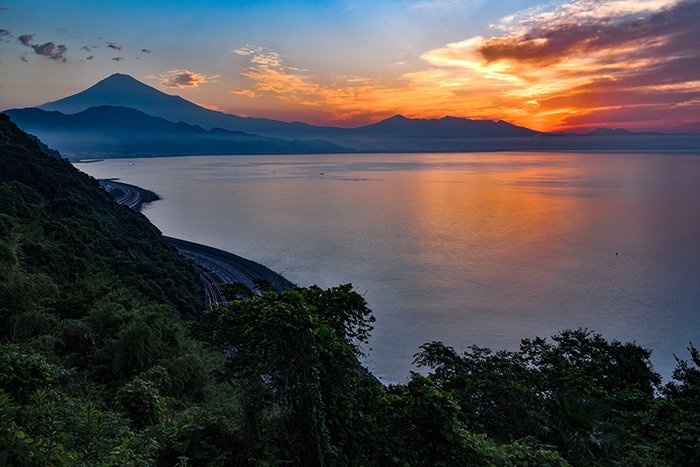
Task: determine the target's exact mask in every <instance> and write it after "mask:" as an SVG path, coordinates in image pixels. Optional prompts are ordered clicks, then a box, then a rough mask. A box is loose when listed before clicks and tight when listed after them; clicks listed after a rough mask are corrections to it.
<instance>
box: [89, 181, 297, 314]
mask: <svg viewBox="0 0 700 467" xmlns="http://www.w3.org/2000/svg"><path fill="white" fill-rule="evenodd" d="M100 184H101V185H102V187H103V188H104V189H105V191H107V192H108V193H109V194H111V195H112V196H114V199H115V201H116V202H117V203H119V204H122V205H125V206H128V207H129V208H131V209H134V210H139V209H140V208H141V205H142V204H143V203H144V195H143V194H144V192H145V190H143V189H142V188H139V187H137V186H135V185H129V184H127V183H121V182H116V181H114V180H100ZM115 188H118V189H119V190H121V191H122V192H123V194H121V195H119V196H115V195H114V194H113V191H114V190H115ZM164 238H165V240H166V241H168V242H169V243H170V244H171V245H173V246H174V247H175V248H177V250H178V251H179V252H180V254H181V255H182V256H184V257H186V258H189V259H191V260H192V261H194V263H195V264H196V267H197V272H198V273H199V278H200V280H201V281H202V284H204V289H205V294H206V302H207V306H211V305H213V304H217V305H222V306H223V305H226V304H227V303H228V302H227V301H226V299H225V298H224V296H223V293H222V289H223V286H224V285H226V284H233V283H236V282H240V283H243V284H245V285H246V286H248V287H249V288H250V289H251V290H252V291H253V292H255V293H258V294H259V293H260V292H261V291H260V290H259V289H258V287H257V286H256V285H255V281H254V280H255V279H262V280H265V281H268V282H270V283H272V285H273V286H274V287H275V288H276V289H277V290H286V289H292V288H294V287H296V286H295V285H294V284H293V283H292V282H290V281H288V280H287V279H285V278H284V277H283V276H282V275H281V274H279V273H276V272H275V271H272V270H271V269H269V268H267V267H265V266H263V265H262V264H258V263H256V262H254V261H250V260H248V259H245V258H243V257H240V256H237V255H234V254H233V253H229V252H227V251H223V250H218V249H216V248H212V247H209V246H206V245H200V244H199V243H193V242H189V241H186V240H180V239H178V238H172V237H164Z"/></svg>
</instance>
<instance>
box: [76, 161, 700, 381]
mask: <svg viewBox="0 0 700 467" xmlns="http://www.w3.org/2000/svg"><path fill="white" fill-rule="evenodd" d="M77 166H78V167H79V168H80V169H81V170H83V171H85V172H87V173H89V174H90V175H93V176H95V177H98V178H109V177H118V178H120V179H121V180H122V181H124V182H127V183H132V184H135V185H139V186H142V187H146V188H150V189H152V190H153V191H155V192H157V193H158V194H160V195H161V196H162V197H163V200H161V201H158V202H155V203H153V204H151V205H150V206H149V207H147V208H146V210H145V211H144V214H145V215H146V216H148V218H149V219H150V220H151V221H152V222H153V223H154V224H155V225H156V226H158V227H159V228H160V229H161V230H162V231H163V232H164V233H166V234H167V235H171V236H174V237H179V238H183V239H187V240H191V241H195V242H199V243H204V244H207V245H211V246H215V247H218V248H221V249H224V250H228V251H231V252H234V253H236V254H239V255H242V256H245V257H247V258H250V259H252V260H255V261H258V262H261V263H263V264H265V265H267V266H269V267H271V268H272V269H275V270H277V271H279V272H282V273H283V274H284V275H285V276H287V277H288V278H289V279H291V280H292V281H294V282H296V283H298V284H300V285H310V284H318V285H320V286H323V287H329V286H333V285H337V284H339V283H347V282H351V283H353V284H354V285H355V288H356V290H358V291H359V292H360V293H362V294H363V295H364V296H365V298H366V299H367V301H368V302H369V304H370V306H371V308H372V309H373V310H374V313H375V316H376V318H377V322H376V327H375V331H374V333H373V338H372V340H371V343H370V346H369V347H370V348H371V350H369V352H368V353H369V357H368V360H367V364H368V366H369V367H370V368H371V369H372V370H373V371H374V372H375V374H377V375H378V376H380V377H381V378H383V379H384V380H386V381H394V382H396V381H402V380H404V379H405V378H406V377H407V375H408V373H409V371H410V370H411V369H412V366H411V361H412V359H413V357H412V356H413V354H414V353H415V352H417V351H418V347H419V345H421V344H422V343H424V342H428V341H432V340H441V341H444V342H446V343H447V344H449V345H452V346H454V347H455V348H456V349H458V350H462V349H464V348H466V347H467V346H469V345H472V344H477V345H480V346H489V347H491V348H494V349H515V348H517V345H518V343H519V339H520V338H523V337H533V336H548V335H552V334H553V333H556V332H558V331H560V330H562V329H565V328H576V327H588V328H590V329H593V330H596V331H598V332H601V333H602V334H603V335H604V336H606V337H607V338H611V339H612V338H615V339H621V340H630V341H636V342H637V343H639V344H641V345H643V346H646V347H649V348H652V349H654V354H653V362H654V365H655V368H656V369H657V370H658V371H659V372H661V373H662V374H663V375H664V376H666V377H668V376H669V375H670V373H671V371H672V369H673V367H674V363H675V362H674V358H673V354H674V353H676V354H678V355H679V356H683V357H687V352H686V351H685V348H686V347H687V345H688V342H689V341H694V343H695V344H696V345H699V344H700V156H698V155H676V154H637V153H628V154H603V153H593V154H590V153H473V154H411V155H405V154H402V155H396V154H368V155H311V156H216V157H201V156H200V157H177V158H153V159H118V160H108V161H104V162H98V163H90V164H77Z"/></svg>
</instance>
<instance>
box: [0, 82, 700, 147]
mask: <svg viewBox="0 0 700 467" xmlns="http://www.w3.org/2000/svg"><path fill="white" fill-rule="evenodd" d="M6 113H7V114H8V115H10V117H11V118H12V119H13V120H14V121H15V122H16V123H17V124H18V125H19V126H20V127H21V128H22V129H23V130H25V131H27V132H30V133H33V134H35V135H37V136H38V137H40V138H41V139H42V140H44V141H45V142H46V143H47V144H48V145H50V146H52V147H55V148H57V149H59V150H61V151H62V152H64V153H66V154H67V155H69V156H72V157H73V158H80V157H97V156H99V157H115V156H116V157H119V156H160V155H176V154H278V153H328V152H351V151H358V152H368V151H377V152H379V151H384V152H424V151H436V152H438V151H441V152H456V151H493V150H558V149H562V150H572V149H586V150H588V149H667V148H678V149H698V148H700V135H663V134H655V133H632V132H629V131H628V130H624V129H608V128H600V129H596V130H593V131H591V132H590V133H587V134H584V135H581V134H578V135H575V134H565V133H564V134H548V133H542V132H538V131H535V130H531V129H529V128H525V127H520V126H516V125H513V124H510V123H508V122H505V121H503V120H499V121H492V120H471V119H466V118H457V117H449V116H448V117H444V118H440V119H412V118H406V117H404V116H401V115H395V116H393V117H391V118H388V119H386V120H383V121H380V122H378V123H374V124H372V125H366V126H361V127H357V128H338V127H330V126H315V125H309V124H306V123H301V122H283V121H279V120H272V119H266V118H252V117H240V116H237V115H231V114H227V113H223V112H218V111H215V110H209V109H206V108H204V107H201V106H199V105H197V104H194V103H192V102H190V101H188V100H186V99H183V98H181V97H179V96H171V95H168V94H165V93H163V92H161V91H159V90H157V89H155V88H153V87H151V86H148V85H146V84H144V83H142V82H140V81H138V80H136V79H134V78H132V77H131V76H129V75H124V74H114V75H112V76H109V77H107V78H105V79H103V80H102V81H100V82H98V83H97V84H95V85H94V86H92V87H90V88H88V89H86V90H84V91H82V92H80V93H77V94H74V95H72V96H68V97H66V98H63V99H60V100H57V101H54V102H49V103H47V104H44V105H42V106H40V107H39V108H29V109H14V110H9V111H6ZM630 136H634V138H631V137H630Z"/></svg>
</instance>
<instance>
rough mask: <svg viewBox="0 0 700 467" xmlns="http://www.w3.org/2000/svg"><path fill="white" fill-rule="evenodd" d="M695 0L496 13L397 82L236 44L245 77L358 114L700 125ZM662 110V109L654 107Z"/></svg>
mask: <svg viewBox="0 0 700 467" xmlns="http://www.w3.org/2000/svg"><path fill="white" fill-rule="evenodd" d="M698 24H700V1H698V0H693V1H687V0H686V1H679V0H639V1H635V2H630V1H623V0H597V1H594V0H574V1H570V2H568V3H563V4H559V5H558V6H554V7H552V6H550V5H545V6H540V7H537V8H533V9H529V10H525V11H523V12H520V13H518V14H516V15H512V16H509V17H506V18H503V19H502V20H501V21H499V22H498V23H497V24H495V25H493V30H494V32H495V34H494V35H493V36H491V37H481V36H477V37H471V38H467V39H465V40H463V41H460V42H455V43H450V44H447V45H445V46H443V47H440V48H437V49H434V50H429V51H427V52H425V53H424V54H422V55H421V58H422V59H423V60H424V61H425V63H426V65H427V66H426V67H425V68H424V69H422V70H418V71H413V72H409V73H405V74H403V75H401V76H400V77H399V78H398V80H395V81H394V84H392V85H387V84H384V83H382V82H379V81H373V80H368V79H363V78H359V77H351V78H347V77H346V78H338V79H337V80H336V81H335V82H333V83H323V82H321V81H319V80H316V79H314V78H313V77H312V76H311V74H310V73H309V72H308V71H306V70H302V69H299V68H295V67H291V66H288V65H287V64H286V63H285V60H284V58H283V57H282V56H280V55H279V54H278V53H276V52H274V51H271V50H268V49H265V48H261V47H252V46H248V47H245V48H242V49H238V50H236V51H234V52H235V53H237V54H239V55H241V56H245V57H247V58H248V60H249V65H248V66H247V67H246V68H245V69H243V71H242V76H243V77H244V78H246V79H247V80H248V81H249V82H250V84H251V85H250V87H249V88H248V89H236V90H233V91H231V92H233V93H235V94H238V95H244V96H247V97H250V98H267V99H270V98H273V99H276V100H277V101H279V102H284V103H285V104H286V105H288V106H290V109H293V108H294V107H295V106H296V107H297V108H299V107H305V108H309V107H314V108H318V109H319V112H322V114H323V115H324V118H327V119H331V120H335V121H340V122H343V121H346V122H351V121H352V122H357V121H361V120H363V119H364V120H365V121H366V120H371V119H373V118H377V117H385V116H388V115H391V114H394V113H402V114H404V115H407V116H413V117H438V116H443V115H453V116H463V117H472V118H491V119H504V120H508V121H510V122H512V123H516V124H519V125H524V126H528V127H531V128H535V129H539V130H545V131H552V130H570V129H574V128H584V127H594V126H604V125H610V124H615V125H617V126H627V127H628V128H630V129H638V130H641V129H666V130H673V129H676V128H684V129H686V130H687V128H695V131H700V117H698V115H700V105H699V104H698V103H699V102H700V80H699V79H698V77H699V76H700V28H699V27H698V26H697V25H698ZM661 116H663V117H661Z"/></svg>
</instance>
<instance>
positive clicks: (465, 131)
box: [39, 73, 538, 138]
mask: <svg viewBox="0 0 700 467" xmlns="http://www.w3.org/2000/svg"><path fill="white" fill-rule="evenodd" d="M102 105H111V106H119V107H131V108H134V109H137V110H140V111H142V112H145V113H147V114H149V115H153V116H157V117H161V118H165V119H166V120H170V121H173V122H179V121H184V122H187V123H190V124H193V125H199V126H201V127H203V128H205V129H210V128H215V127H219V128H225V129H228V130H237V131H245V132H249V133H256V134H260V135H264V136H279V137H295V138H305V137H313V138H334V137H365V136H371V137H386V138H397V137H404V136H410V137H421V138H446V137H449V138H481V137H510V136H534V135H536V134H538V132H536V131H533V130H529V129H527V128H522V127H518V126H515V125H511V124H510V123H507V122H504V121H499V122H494V121H491V120H469V119H466V118H456V117H445V118H441V119H435V120H430V119H410V118H406V117H403V116H401V115H396V116H394V117H391V118H388V119H386V120H383V121H381V122H378V123H375V124H372V125H367V126H362V127H359V128H336V127H328V126H314V125H309V124H306V123H300V122H292V123H290V122H283V121H279V120H271V119H266V118H252V117H239V116H237V115H231V114H226V113H223V112H218V111H215V110H209V109H205V108H204V107H201V106H199V105H197V104H194V103H192V102H190V101H188V100H186V99H183V98H182V97H179V96H171V95H168V94H165V93H164V92H161V91H159V90H157V89H155V88H153V87H151V86H148V85H147V84H144V83H142V82H140V81H138V80H136V79H134V78H132V77H131V76H129V75H124V74H119V73H117V74H114V75H112V76H109V77H107V78H105V79H103V80H102V81H100V82H99V83H97V84H95V85H94V86H92V87H90V88H88V89H86V90H85V91H82V92H79V93H78V94H74V95H72V96H69V97H66V98H63V99H60V100H57V101H54V102H49V103H47V104H44V105H42V106H40V107H39V108H40V109H43V110H57V111H59V112H63V113H68V114H70V113H76V112H81V111H83V110H86V109H88V108H90V107H96V106H102Z"/></svg>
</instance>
